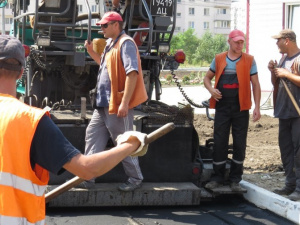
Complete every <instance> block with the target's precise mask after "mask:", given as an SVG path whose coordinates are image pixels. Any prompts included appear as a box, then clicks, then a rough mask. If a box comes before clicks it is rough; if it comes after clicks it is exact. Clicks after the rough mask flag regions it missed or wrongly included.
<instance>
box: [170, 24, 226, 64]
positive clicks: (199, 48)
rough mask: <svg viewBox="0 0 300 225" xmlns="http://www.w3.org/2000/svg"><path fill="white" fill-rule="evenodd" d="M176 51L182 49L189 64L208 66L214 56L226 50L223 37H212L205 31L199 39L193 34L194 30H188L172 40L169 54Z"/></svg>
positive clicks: (217, 35) (218, 35)
mask: <svg viewBox="0 0 300 225" xmlns="http://www.w3.org/2000/svg"><path fill="white" fill-rule="evenodd" d="M177 49H182V50H183V51H184V53H185V54H186V59H187V62H188V63H189V64H198V65H199V64H201V65H202V64H204V63H206V64H210V63H211V61H212V60H213V58H214V57H215V55H216V54H218V53H221V52H224V51H226V50H227V49H228V46H227V41H226V38H225V36H224V35H221V34H216V35H213V34H212V33H211V32H209V31H207V32H205V33H204V35H203V36H202V37H201V38H198V37H197V36H196V34H195V30H194V29H191V28H189V29H188V30H187V31H185V32H183V33H179V34H177V35H176V36H174V37H173V38H172V41H171V53H172V54H173V53H175V51H176V50H177Z"/></svg>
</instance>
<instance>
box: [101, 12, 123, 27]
mask: <svg viewBox="0 0 300 225" xmlns="http://www.w3.org/2000/svg"><path fill="white" fill-rule="evenodd" d="M110 21H123V19H122V17H121V15H120V14H119V13H117V12H106V13H105V14H104V15H103V17H102V19H101V20H100V21H98V22H97V23H96V25H102V24H106V23H108V22H110Z"/></svg>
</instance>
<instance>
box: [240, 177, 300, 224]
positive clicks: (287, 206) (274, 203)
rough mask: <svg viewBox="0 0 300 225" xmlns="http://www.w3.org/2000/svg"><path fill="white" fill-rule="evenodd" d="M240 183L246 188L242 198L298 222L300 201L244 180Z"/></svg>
mask: <svg viewBox="0 0 300 225" xmlns="http://www.w3.org/2000/svg"><path fill="white" fill-rule="evenodd" d="M240 185H241V187H243V188H245V189H247V193H245V194H244V198H245V199H246V200H248V201H249V202H251V203H253V204H255V205H256V206H257V207H259V208H263V209H268V210H269V211H271V212H273V213H275V214H277V215H279V216H282V217H284V218H286V219H288V220H290V221H292V222H294V223H296V224H300V202H294V201H291V200H289V199H287V198H285V197H282V196H280V195H277V194H275V193H273V192H270V191H267V190H265V189H263V188H261V187H258V186H256V185H254V184H251V183H249V182H247V181H244V180H243V181H241V182H240Z"/></svg>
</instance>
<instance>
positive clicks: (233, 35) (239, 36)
mask: <svg viewBox="0 0 300 225" xmlns="http://www.w3.org/2000/svg"><path fill="white" fill-rule="evenodd" d="M228 37H229V39H232V40H233V41H245V34H244V33H243V31H240V30H233V31H231V32H230V33H229V36H228Z"/></svg>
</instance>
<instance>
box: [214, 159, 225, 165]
mask: <svg viewBox="0 0 300 225" xmlns="http://www.w3.org/2000/svg"><path fill="white" fill-rule="evenodd" d="M225 163H226V160H225V161H222V162H215V161H213V164H215V165H222V164H225Z"/></svg>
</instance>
